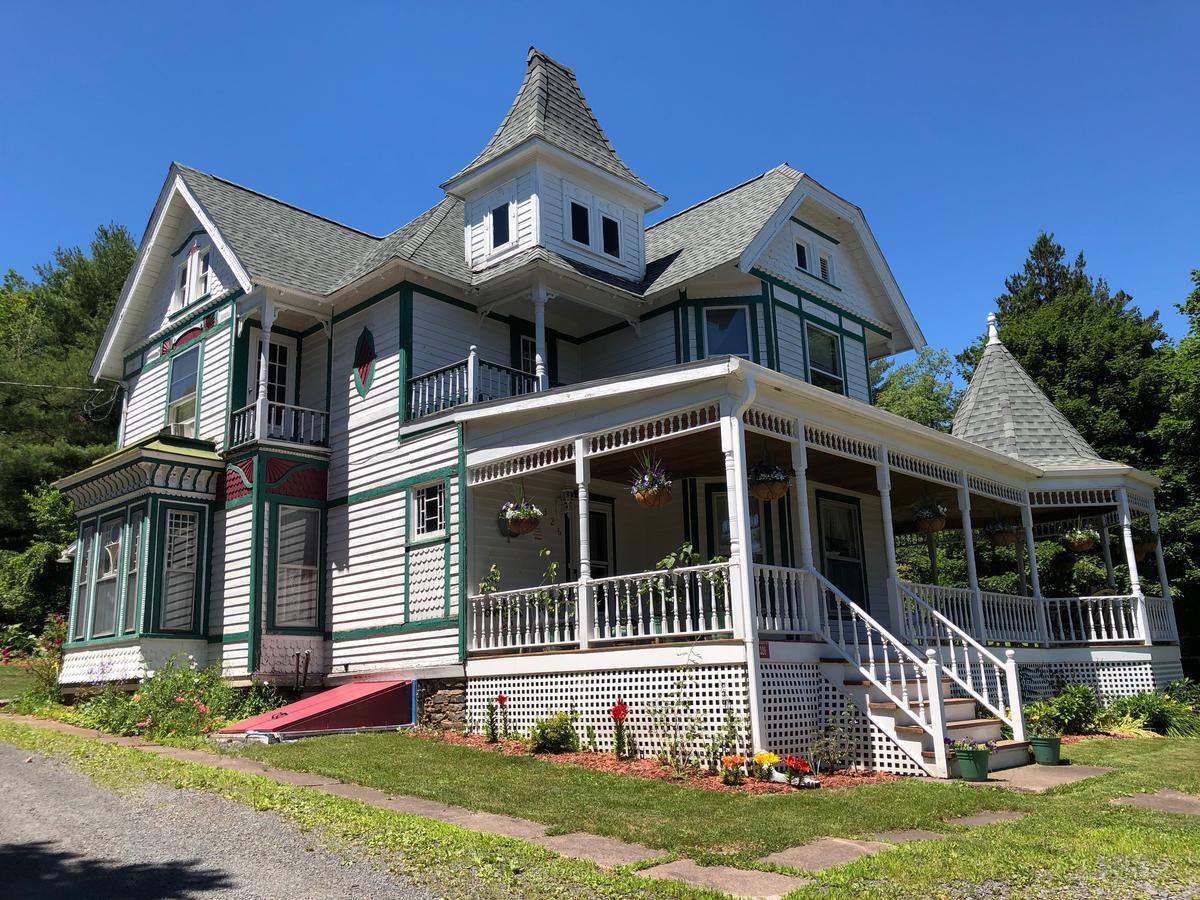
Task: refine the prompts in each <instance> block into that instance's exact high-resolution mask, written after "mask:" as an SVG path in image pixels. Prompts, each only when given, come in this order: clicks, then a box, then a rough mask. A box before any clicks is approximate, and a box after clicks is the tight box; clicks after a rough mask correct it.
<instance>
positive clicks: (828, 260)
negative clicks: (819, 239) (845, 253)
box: [818, 253, 833, 284]
mask: <svg viewBox="0 0 1200 900" xmlns="http://www.w3.org/2000/svg"><path fill="white" fill-rule="evenodd" d="M818 265H819V266H820V274H821V280H822V281H828V282H829V283H830V284H833V258H832V257H830V255H829V254H828V253H822V254H821V255H820V258H819V260H818Z"/></svg>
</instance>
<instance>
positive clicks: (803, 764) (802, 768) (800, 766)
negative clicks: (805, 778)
mask: <svg viewBox="0 0 1200 900" xmlns="http://www.w3.org/2000/svg"><path fill="white" fill-rule="evenodd" d="M783 764H784V765H785V766H786V767H787V768H788V770H789V771H792V772H799V773H800V774H802V775H807V774H808V773H809V772H811V771H812V767H811V766H810V765H809V764H808V760H806V759H803V758H801V757H799V756H785V757H784V758H783Z"/></svg>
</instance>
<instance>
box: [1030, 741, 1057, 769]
mask: <svg viewBox="0 0 1200 900" xmlns="http://www.w3.org/2000/svg"><path fill="white" fill-rule="evenodd" d="M1029 749H1031V750H1032V751H1033V761H1034V762H1035V763H1037V764H1038V765H1039V766H1057V765H1058V764H1059V763H1060V762H1061V761H1062V738H1060V737H1031V738H1030V739H1029Z"/></svg>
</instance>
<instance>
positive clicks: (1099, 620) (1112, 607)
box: [1046, 595, 1143, 644]
mask: <svg viewBox="0 0 1200 900" xmlns="http://www.w3.org/2000/svg"><path fill="white" fill-rule="evenodd" d="M1137 602H1138V598H1137V597H1135V596H1130V595H1120V596H1110V597H1047V598H1046V619H1047V624H1048V626H1049V629H1050V641H1051V642H1052V643H1055V644H1104V643H1130V642H1134V641H1141V640H1142V639H1143V636H1142V634H1141V629H1140V628H1139V627H1138V615H1137Z"/></svg>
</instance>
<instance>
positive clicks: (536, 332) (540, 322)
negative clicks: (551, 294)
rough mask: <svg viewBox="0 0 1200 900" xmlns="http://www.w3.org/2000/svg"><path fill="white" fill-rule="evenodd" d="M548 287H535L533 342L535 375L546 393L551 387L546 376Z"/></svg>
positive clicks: (540, 285) (539, 283)
mask: <svg viewBox="0 0 1200 900" xmlns="http://www.w3.org/2000/svg"><path fill="white" fill-rule="evenodd" d="M547 299H548V295H547V292H546V286H545V285H544V284H542V283H541V282H540V281H539V282H538V283H537V284H535V285H534V287H533V342H534V353H535V357H534V375H535V376H536V377H537V383H538V390H539V391H544V390H546V389H547V388H548V387H549V386H550V382H549V378H548V377H547V374H546V300H547Z"/></svg>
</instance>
